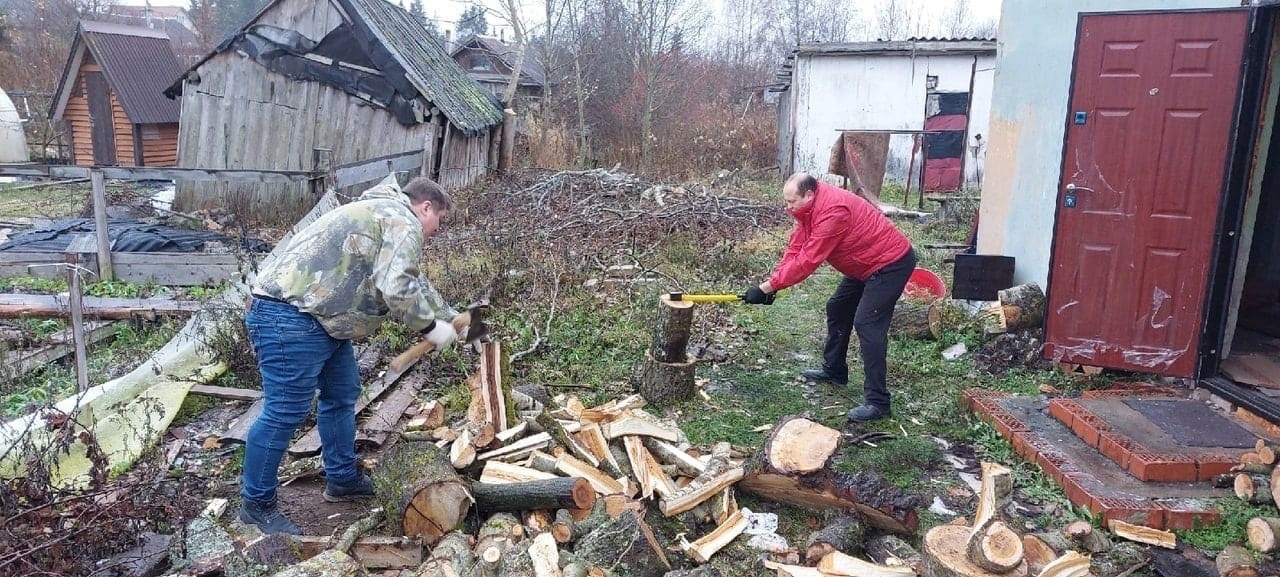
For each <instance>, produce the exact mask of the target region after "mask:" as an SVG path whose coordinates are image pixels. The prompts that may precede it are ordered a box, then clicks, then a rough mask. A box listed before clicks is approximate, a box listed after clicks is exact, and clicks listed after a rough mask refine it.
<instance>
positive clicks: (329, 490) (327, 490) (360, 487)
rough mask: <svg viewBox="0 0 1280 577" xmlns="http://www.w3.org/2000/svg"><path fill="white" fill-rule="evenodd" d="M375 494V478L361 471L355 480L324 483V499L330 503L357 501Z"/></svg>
mask: <svg viewBox="0 0 1280 577" xmlns="http://www.w3.org/2000/svg"><path fill="white" fill-rule="evenodd" d="M372 496H373V480H372V479H370V478H369V476H368V475H365V474H364V473H361V474H360V476H359V477H356V479H355V480H354V481H351V482H350V483H332V482H326V483H325V484H324V500H325V501H328V502H330V503H341V502H343V501H355V500H356V499H364V498H368V497H372Z"/></svg>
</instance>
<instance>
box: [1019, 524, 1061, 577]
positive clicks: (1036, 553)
mask: <svg viewBox="0 0 1280 577" xmlns="http://www.w3.org/2000/svg"><path fill="white" fill-rule="evenodd" d="M1022 558H1023V559H1026V560H1027V571H1029V572H1030V573H1031V574H1032V575H1039V574H1040V573H1041V572H1042V571H1044V568H1045V566H1046V565H1048V564H1049V563H1052V562H1053V561H1054V560H1055V559H1057V558H1058V552H1057V551H1055V550H1054V548H1053V547H1051V546H1049V544H1048V543H1046V542H1045V541H1044V539H1041V538H1040V537H1039V536H1038V535H1033V534H1031V533H1028V534H1026V535H1023V536H1022Z"/></svg>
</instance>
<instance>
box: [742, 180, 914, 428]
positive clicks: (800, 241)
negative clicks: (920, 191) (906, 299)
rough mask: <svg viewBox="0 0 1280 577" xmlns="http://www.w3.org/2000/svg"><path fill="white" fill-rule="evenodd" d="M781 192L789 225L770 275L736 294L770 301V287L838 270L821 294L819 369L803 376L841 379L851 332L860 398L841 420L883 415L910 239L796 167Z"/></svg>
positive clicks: (874, 210)
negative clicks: (823, 336) (858, 360)
mask: <svg viewBox="0 0 1280 577" xmlns="http://www.w3.org/2000/svg"><path fill="white" fill-rule="evenodd" d="M782 198H783V200H784V201H786V205H787V212H789V213H791V216H792V217H794V218H795V219H796V227H795V229H794V230H793V231H792V232H791V239H790V240H789V241H788V242H787V249H786V251H785V252H784V253H783V255H782V259H781V260H780V261H779V262H778V266H777V268H776V269H775V270H774V272H773V276H772V277H770V278H769V280H768V281H766V282H764V283H763V284H761V285H759V286H754V287H751V288H750V289H748V290H747V292H746V294H745V295H744V297H743V298H744V300H745V301H746V302H748V303H752V304H772V303H773V299H774V293H776V292H777V291H780V290H782V289H785V288H787V287H790V286H792V285H794V284H796V283H798V282H800V281H802V280H804V279H806V278H808V277H809V275H811V274H813V272H814V271H815V270H817V269H818V267H819V266H820V265H822V263H824V262H825V263H828V264H830V265H831V267H832V268H834V269H836V271H838V272H840V273H841V274H843V275H844V279H843V280H841V281H840V286H839V287H837V288H836V291H835V293H834V294H832V295H831V298H830V299H829V300H827V343H826V347H825V348H824V350H823V354H822V368H821V369H810V370H806V371H804V373H803V375H804V377H805V378H806V379H809V380H812V381H825V382H831V383H836V384H841V385H844V384H847V383H848V382H849V363H848V355H849V337H850V333H851V331H853V330H856V331H857V332H858V344H859V347H858V348H859V351H860V352H861V354H862V372H863V381H862V389H863V403H862V406H859V407H856V408H854V409H853V410H851V411H849V415H848V416H849V420H850V421H873V420H876V419H883V418H885V417H888V416H889V414H890V410H889V388H888V386H887V384H886V382H885V381H886V372H887V369H886V364H887V363H886V358H887V356H888V349H889V321H891V320H892V319H893V307H894V305H896V304H897V302H898V297H899V296H901V295H902V289H903V287H905V286H906V284H907V279H908V278H909V277H910V276H911V271H913V270H914V269H915V266H916V255H915V251H914V250H913V249H912V248H911V240H910V239H908V238H907V236H906V235H904V234H902V232H901V231H899V230H898V229H897V227H895V226H894V225H893V223H892V222H890V221H889V219H888V218H886V217H885V216H884V214H882V213H881V212H880V209H879V208H878V207H876V206H875V205H873V204H871V203H870V202H867V201H866V200H865V199H863V198H861V197H859V196H857V195H855V194H853V193H851V192H849V191H847V190H844V189H842V188H839V187H836V186H832V185H829V184H827V183H825V182H818V180H817V179H815V178H814V177H812V176H810V175H808V174H805V173H803V172H799V173H796V174H794V175H792V176H791V178H788V179H787V182H786V184H785V185H784V186H783V188H782Z"/></svg>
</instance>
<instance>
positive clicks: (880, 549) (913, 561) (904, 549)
mask: <svg viewBox="0 0 1280 577" xmlns="http://www.w3.org/2000/svg"><path fill="white" fill-rule="evenodd" d="M862 548H863V549H864V550H866V553H867V557H869V558H870V559H871V560H872V561H875V562H876V563H879V564H881V565H884V566H887V567H910V568H911V570H913V571H916V572H919V571H920V553H919V552H918V551H916V550H915V548H913V547H912V546H911V544H910V543H907V542H906V541H903V540H902V538H901V537H898V536H897V535H877V536H875V537H872V538H871V539H868V540H867V541H866V542H865V543H863V546H862Z"/></svg>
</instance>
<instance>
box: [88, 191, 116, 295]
mask: <svg viewBox="0 0 1280 577" xmlns="http://www.w3.org/2000/svg"><path fill="white" fill-rule="evenodd" d="M89 181H90V182H91V183H92V184H93V224H94V229H95V230H96V231H97V233H98V278H101V279H102V280H113V279H115V271H114V270H113V269H112V268H111V236H110V235H109V234H107V188H106V184H105V183H103V181H102V171H101V170H98V169H96V168H95V169H93V170H90V171H89Z"/></svg>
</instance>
